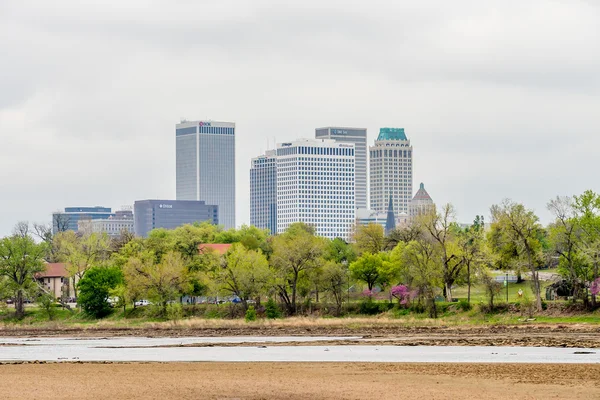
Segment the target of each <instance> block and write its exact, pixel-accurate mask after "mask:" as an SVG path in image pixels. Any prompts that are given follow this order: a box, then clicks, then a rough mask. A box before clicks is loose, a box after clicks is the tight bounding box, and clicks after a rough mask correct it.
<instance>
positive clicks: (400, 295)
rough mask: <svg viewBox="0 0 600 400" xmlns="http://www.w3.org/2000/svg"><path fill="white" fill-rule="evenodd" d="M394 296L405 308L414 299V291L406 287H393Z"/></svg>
mask: <svg viewBox="0 0 600 400" xmlns="http://www.w3.org/2000/svg"><path fill="white" fill-rule="evenodd" d="M391 293H392V296H394V297H395V298H397V299H398V303H400V304H402V305H403V306H407V305H408V303H409V302H410V300H411V299H412V298H413V294H415V292H414V291H412V292H411V290H410V289H409V288H408V286H406V285H398V286H394V287H392V291H391Z"/></svg>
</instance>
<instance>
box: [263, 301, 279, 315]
mask: <svg viewBox="0 0 600 400" xmlns="http://www.w3.org/2000/svg"><path fill="white" fill-rule="evenodd" d="M265 315H266V316H267V318H269V319H275V318H281V311H279V307H278V306H277V303H276V302H275V300H273V299H272V298H269V300H267V304H265Z"/></svg>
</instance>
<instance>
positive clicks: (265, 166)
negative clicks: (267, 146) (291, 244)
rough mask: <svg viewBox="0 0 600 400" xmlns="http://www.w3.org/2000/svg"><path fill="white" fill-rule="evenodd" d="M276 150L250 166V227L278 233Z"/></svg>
mask: <svg viewBox="0 0 600 400" xmlns="http://www.w3.org/2000/svg"><path fill="white" fill-rule="evenodd" d="M276 154H277V151H276V150H268V151H267V152H266V153H265V154H264V155H262V156H258V157H256V158H253V159H252V164H251V166H250V225H254V226H256V227H257V228H261V229H268V230H269V231H271V233H277V165H276Z"/></svg>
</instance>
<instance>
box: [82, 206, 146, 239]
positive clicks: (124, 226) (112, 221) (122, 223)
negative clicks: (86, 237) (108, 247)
mask: <svg viewBox="0 0 600 400" xmlns="http://www.w3.org/2000/svg"><path fill="white" fill-rule="evenodd" d="M77 228H78V231H79V232H88V233H92V232H94V233H106V234H107V235H108V236H110V237H119V236H121V235H122V234H123V233H124V232H131V233H134V224H133V212H132V211H131V210H120V211H116V212H115V213H114V214H113V215H111V216H110V217H108V218H106V219H80V220H79V221H78V223H77Z"/></svg>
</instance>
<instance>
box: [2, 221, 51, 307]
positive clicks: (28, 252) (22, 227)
mask: <svg viewBox="0 0 600 400" xmlns="http://www.w3.org/2000/svg"><path fill="white" fill-rule="evenodd" d="M45 254H46V245H45V244H44V243H36V242H35V240H33V238H32V237H31V235H30V234H29V225H28V224H27V223H25V222H21V223H19V224H17V226H16V228H15V230H14V233H13V234H12V235H11V236H9V237H5V238H3V239H2V240H0V276H4V277H6V282H5V285H6V288H7V290H8V291H9V292H10V293H12V295H13V296H14V299H15V316H16V317H17V318H23V317H24V316H25V307H24V300H25V297H26V296H32V295H34V294H35V293H36V292H37V289H38V285H37V282H36V279H35V275H36V274H38V273H40V272H43V271H44V269H45V267H44V260H43V257H44V255H45Z"/></svg>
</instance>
